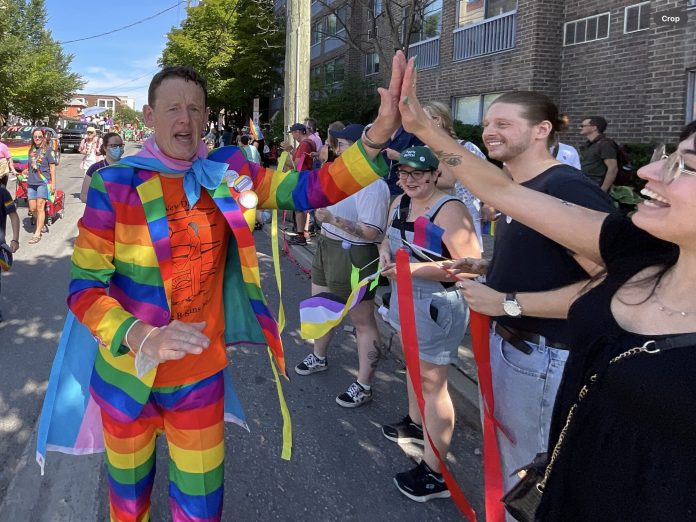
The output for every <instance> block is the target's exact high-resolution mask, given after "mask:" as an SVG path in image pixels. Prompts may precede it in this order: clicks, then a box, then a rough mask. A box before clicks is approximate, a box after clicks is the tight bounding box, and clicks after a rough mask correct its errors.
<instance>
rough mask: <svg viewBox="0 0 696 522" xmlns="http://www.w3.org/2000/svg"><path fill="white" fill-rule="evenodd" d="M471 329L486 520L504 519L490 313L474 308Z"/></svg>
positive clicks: (502, 520) (501, 520)
mask: <svg viewBox="0 0 696 522" xmlns="http://www.w3.org/2000/svg"><path fill="white" fill-rule="evenodd" d="M469 328H470V330H471V340H472V343H471V344H472V348H473V351H474V359H475V360H476V367H477V368H478V379H479V388H480V390H481V397H482V399H483V477H484V479H483V482H484V488H485V503H486V520H488V521H489V522H504V521H505V507H504V506H503V503H502V502H501V501H500V499H501V498H502V496H503V493H504V490H503V472H502V468H501V465H500V450H499V449H498V438H497V437H496V426H497V425H498V423H497V421H496V420H495V417H494V413H495V402H494V398H493V376H492V374H491V352H490V339H489V337H490V336H489V332H490V321H489V318H488V316H486V315H482V314H479V313H477V312H474V311H473V310H471V318H470V324H469Z"/></svg>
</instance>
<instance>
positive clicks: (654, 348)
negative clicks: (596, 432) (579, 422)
mask: <svg viewBox="0 0 696 522" xmlns="http://www.w3.org/2000/svg"><path fill="white" fill-rule="evenodd" d="M695 344H696V334H694V333H689V334H681V335H676V336H673V337H664V338H660V339H652V340H650V341H646V342H645V343H644V344H643V345H642V346H636V347H634V348H629V349H628V350H626V351H625V352H623V353H621V354H619V355H617V356H616V357H614V358H613V359H612V360H611V361H609V365H612V364H616V363H617V362H619V361H621V360H622V359H628V358H629V357H634V356H636V355H639V354H641V353H645V354H648V355H655V354H658V353H660V352H666V351H669V350H675V349H677V348H686V347H687V346H694V345H695ZM598 380H599V375H598V374H597V373H595V374H593V375H592V376H591V377H590V382H588V383H586V384H585V385H584V386H583V387H582V388H581V389H580V393H579V394H578V400H577V401H576V402H575V404H573V405H572V406H571V408H570V410H569V411H568V416H567V417H566V421H565V424H564V425H563V429H562V430H561V433H560V435H559V436H558V440H557V441H556V444H555V446H554V447H553V451H552V452H551V459H550V460H549V463H548V465H547V466H546V470H545V471H544V478H543V479H542V480H541V482H539V484H537V489H538V490H539V491H540V492H541V493H543V492H544V488H545V487H546V482H547V481H548V479H549V477H550V476H551V470H552V469H553V465H554V464H555V463H556V461H557V460H558V455H559V454H560V453H561V448H562V446H563V442H564V441H565V438H566V436H567V434H568V428H569V426H570V423H571V421H572V420H573V416H574V415H575V412H576V411H577V409H578V405H579V404H580V403H581V402H582V401H583V400H584V399H585V397H586V396H587V393H588V392H589V390H590V386H591V385H593V384H595V383H596V382H597V381H598Z"/></svg>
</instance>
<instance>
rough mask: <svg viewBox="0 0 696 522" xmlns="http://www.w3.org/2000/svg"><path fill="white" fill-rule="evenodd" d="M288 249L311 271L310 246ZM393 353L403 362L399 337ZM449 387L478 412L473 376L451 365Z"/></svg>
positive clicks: (267, 229) (379, 297)
mask: <svg viewBox="0 0 696 522" xmlns="http://www.w3.org/2000/svg"><path fill="white" fill-rule="evenodd" d="M263 231H264V233H265V234H267V235H268V236H269V239H270V235H271V233H270V223H268V224H267V225H265V226H264V227H263ZM281 234H282V230H279V234H278V236H279V241H281V248H282V238H281V237H280V236H281ZM288 248H290V251H291V254H292V257H294V258H295V260H296V261H297V262H298V263H299V264H300V266H302V268H304V269H310V268H311V266H312V260H313V258H314V252H313V251H312V249H311V248H310V246H306V245H290V244H288ZM382 293H383V292H379V291H378V292H377V295H376V296H375V307H376V308H379V307H380V306H381V305H382V295H381V294H382ZM377 324H378V326H379V328H380V330H381V331H382V333H383V334H385V333H386V338H389V337H391V334H392V333H396V331H395V330H394V328H392V327H391V325H389V324H388V323H386V322H385V321H383V320H381V319H380V318H379V314H377ZM466 339H467V340H469V341H470V339H471V338H470V337H469V336H468V335H467V337H466ZM391 345H392V353H394V351H395V350H396V351H398V352H399V353H400V359H401V360H402V361H403V360H404V359H403V347H402V346H401V343H400V342H399V338H398V336H397V335H394V336H393V338H392V343H391ZM464 348H465V349H468V350H470V348H471V347H470V346H467V345H464ZM448 378H449V385H450V386H451V387H452V388H454V390H455V391H456V392H457V393H459V395H461V396H462V397H463V398H464V399H465V400H466V401H467V402H468V403H469V404H470V405H471V406H473V407H474V408H475V409H476V410H478V409H479V391H478V382H476V380H475V379H474V378H472V377H471V376H469V375H467V374H466V373H465V372H464V371H462V370H461V369H460V368H459V367H457V366H456V365H454V364H452V365H450V371H449V376H448Z"/></svg>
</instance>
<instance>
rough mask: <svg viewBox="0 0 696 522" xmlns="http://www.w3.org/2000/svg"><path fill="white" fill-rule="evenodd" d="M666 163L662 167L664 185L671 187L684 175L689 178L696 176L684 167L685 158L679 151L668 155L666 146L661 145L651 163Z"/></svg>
mask: <svg viewBox="0 0 696 522" xmlns="http://www.w3.org/2000/svg"><path fill="white" fill-rule="evenodd" d="M664 160H667V161H665V163H664V164H663V166H662V180H661V181H662V183H664V184H665V185H669V184H670V183H672V182H673V181H674V180H675V179H677V178H678V177H679V176H681V175H682V174H686V175H688V176H696V171H693V170H689V169H687V168H686V167H684V156H682V155H681V154H680V153H679V151H678V150H675V151H674V152H673V153H672V154H667V147H666V145H660V146H659V147H657V148H656V149H655V152H653V155H652V158H650V163H653V162H655V161H664Z"/></svg>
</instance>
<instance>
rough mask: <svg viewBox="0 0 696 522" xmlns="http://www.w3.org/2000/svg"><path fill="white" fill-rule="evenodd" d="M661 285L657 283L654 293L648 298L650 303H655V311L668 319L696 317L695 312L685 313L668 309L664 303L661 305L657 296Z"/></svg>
mask: <svg viewBox="0 0 696 522" xmlns="http://www.w3.org/2000/svg"><path fill="white" fill-rule="evenodd" d="M661 285H662V283H661V282H660V283H658V284H657V286H656V287H655V291H654V292H653V294H652V297H651V298H650V301H651V302H653V303H655V304H656V305H657V309H658V310H659V311H660V312H662V313H664V314H665V315H667V316H668V317H672V316H673V315H675V314H676V315H680V316H682V317H688V316H689V315H696V311H693V312H687V311H684V310H675V309H674V308H670V307H669V306H667V305H666V304H665V303H663V302H662V301H661V300H660V297H659V296H658V295H657V292H658V290H660V286H661Z"/></svg>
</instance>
